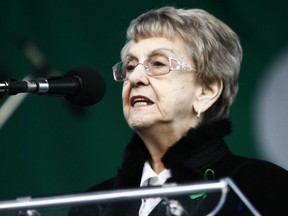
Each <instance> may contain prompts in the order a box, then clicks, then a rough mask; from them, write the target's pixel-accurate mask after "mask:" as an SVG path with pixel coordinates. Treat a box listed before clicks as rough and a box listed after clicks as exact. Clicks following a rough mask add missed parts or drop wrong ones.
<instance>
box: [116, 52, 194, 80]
mask: <svg viewBox="0 0 288 216" xmlns="http://www.w3.org/2000/svg"><path fill="white" fill-rule="evenodd" d="M167 58H168V60H169V70H168V71H167V73H164V74H159V75H153V74H152V73H148V72H149V70H150V68H149V67H148V66H147V65H145V62H146V61H147V60H148V59H146V60H145V61H144V62H143V63H141V62H138V63H137V64H136V65H135V67H134V69H133V71H134V70H135V69H136V67H137V66H138V65H139V64H141V65H143V66H144V69H145V71H146V73H145V74H147V76H150V77H153V76H162V75H165V74H168V73H170V72H171V71H191V70H193V69H194V67H193V66H192V65H190V64H186V63H184V62H182V61H180V60H177V59H175V58H174V57H171V56H168V57H167ZM172 60H173V61H176V63H177V66H176V68H172ZM124 63H125V61H121V62H118V63H116V64H115V65H114V66H113V67H112V71H113V77H114V80H115V81H116V82H124V81H126V80H128V77H127V76H126V74H127V72H126V71H125V79H121V80H117V79H116V75H115V73H116V71H118V70H117V69H116V68H117V66H118V65H120V64H124ZM133 71H132V72H131V73H133ZM122 74H123V73H122Z"/></svg>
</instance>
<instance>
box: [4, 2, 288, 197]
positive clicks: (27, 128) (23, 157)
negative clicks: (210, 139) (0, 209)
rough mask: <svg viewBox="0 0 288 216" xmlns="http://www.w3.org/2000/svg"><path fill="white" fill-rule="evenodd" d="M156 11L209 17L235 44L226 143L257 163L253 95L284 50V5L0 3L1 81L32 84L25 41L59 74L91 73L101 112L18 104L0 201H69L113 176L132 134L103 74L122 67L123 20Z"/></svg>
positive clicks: (37, 99)
mask: <svg viewBox="0 0 288 216" xmlns="http://www.w3.org/2000/svg"><path fill="white" fill-rule="evenodd" d="M164 5H173V6H176V7H185V8H190V7H195V8H202V9H205V10H208V11H209V12H211V13H212V14H214V15H215V16H217V17H218V18H220V19H221V20H223V21H224V22H226V23H227V24H228V25H230V26H231V27H232V28H233V29H234V30H235V31H236V32H237V33H238V35H239V36H240V39H241V42H242V45H243V49H244V60H243V64H242V70H241V75H240V92H239V95H238V98H237V100H236V103H235V105H234V106H233V108H232V111H231V120H232V122H233V134H232V135H231V136H230V137H229V138H228V142H229V146H230V148H231V149H232V151H234V152H237V153H238V154H242V155H246V156H251V157H257V158H263V155H261V153H260V151H259V149H258V146H259V145H258V144H257V140H256V139H255V136H254V128H253V122H252V121H253V112H252V111H253V101H254V99H255V94H254V93H255V91H256V89H257V85H258V83H259V82H261V79H262V77H263V76H264V75H265V68H266V67H267V65H268V63H269V62H270V61H272V60H273V59H274V58H275V55H277V54H278V53H279V52H281V50H284V48H285V46H286V47H287V45H288V42H287V37H288V28H287V21H288V19H287V18H288V16H287V7H288V3H286V1H284V0H283V1H280V0H275V1H273V2H271V1H268V0H253V1H250V0H174V1H171V0H165V1H164V0H163V1H159V0H145V1H140V0H139V1H132V0H123V1H96V0H94V1H92V0H81V1H77V0H41V1H39V0H38V1H36V0H2V1H0V68H1V73H2V75H3V76H4V75H5V74H6V76H7V77H9V78H14V79H18V80H21V79H22V78H23V77H25V76H27V75H29V74H36V76H37V75H39V74H40V73H39V71H36V72H35V65H33V63H32V62H31V60H30V59H29V58H27V53H26V52H27V50H26V49H23V46H22V45H21V44H22V42H23V41H24V42H25V44H26V45H27V43H32V44H33V45H34V46H35V47H37V48H38V49H39V51H40V52H41V53H42V54H43V56H44V57H45V60H46V64H47V65H49V66H50V67H51V69H53V71H56V72H57V73H59V74H64V73H66V72H67V71H69V69H70V68H73V67H76V66H77V67H78V66H89V67H93V68H95V69H96V70H98V71H99V72H100V73H101V74H102V75H103V77H104V78H105V80H106V84H107V92H106V95H105V98H104V99H103V100H102V101H101V102H100V103H98V104H97V105H94V106H91V107H88V108H84V109H79V108H76V107H73V106H72V105H71V104H69V103H68V102H66V101H65V100H64V99H62V98H58V97H49V96H38V95H32V94H30V95H28V96H27V97H26V98H25V99H24V101H23V102H22V103H21V104H20V105H19V106H18V108H17V109H16V110H15V111H14V112H13V114H12V115H11V117H10V118H9V119H8V120H7V121H6V123H5V124H4V125H3V126H2V128H1V129H0V139H1V141H0V153H1V157H0V166H1V170H0V180H1V184H0V200H9V199H15V198H17V197H21V196H28V195H29V196H46V195H55V194H66V193H77V192H81V191H83V190H85V189H86V188H88V187H90V186H92V185H94V184H96V183H98V182H100V181H102V180H104V179H106V178H109V177H111V176H113V175H114V174H115V172H116V171H117V168H118V167H119V164H120V162H121V160H122V150H123V148H124V147H125V145H126V143H127V142H128V141H129V139H130V137H131V134H132V132H131V130H130V129H129V128H128V126H127V125H126V123H125V121H124V119H123V117H122V106H121V84H119V83H115V82H114V81H113V77H112V73H111V66H112V65H113V64H114V63H115V62H117V61H119V59H120V58H119V51H120V49H121V47H122V46H123V44H124V42H125V31H126V28H127V26H128V24H129V22H130V20H131V19H133V18H135V17H137V16H138V15H139V14H140V13H142V12H145V11H147V10H149V9H151V8H155V7H160V6H164ZM11 97H16V96H11ZM11 97H10V98H11ZM8 99H9V97H8V96H5V97H3V98H2V99H1V101H0V103H1V104H4V103H6V102H7V100H8ZM264 159H265V157H264Z"/></svg>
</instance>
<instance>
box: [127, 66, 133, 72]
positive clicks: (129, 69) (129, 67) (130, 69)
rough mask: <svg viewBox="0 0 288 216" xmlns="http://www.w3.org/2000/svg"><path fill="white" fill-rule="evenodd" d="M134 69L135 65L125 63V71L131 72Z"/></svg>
mask: <svg viewBox="0 0 288 216" xmlns="http://www.w3.org/2000/svg"><path fill="white" fill-rule="evenodd" d="M134 69H135V65H125V71H127V72H132V71H133V70H134Z"/></svg>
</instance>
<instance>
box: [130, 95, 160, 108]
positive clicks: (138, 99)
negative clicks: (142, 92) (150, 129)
mask: <svg viewBox="0 0 288 216" xmlns="http://www.w3.org/2000/svg"><path fill="white" fill-rule="evenodd" d="M130 104H131V105H132V107H140V106H149V105H152V104H154V103H153V102H152V101H151V100H150V99H149V98H147V97H144V96H134V97H132V98H131V99H130Z"/></svg>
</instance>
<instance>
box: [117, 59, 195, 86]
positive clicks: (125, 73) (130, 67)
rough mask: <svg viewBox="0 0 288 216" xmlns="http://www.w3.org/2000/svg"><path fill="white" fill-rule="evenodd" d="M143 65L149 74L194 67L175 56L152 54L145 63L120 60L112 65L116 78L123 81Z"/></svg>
mask: <svg viewBox="0 0 288 216" xmlns="http://www.w3.org/2000/svg"><path fill="white" fill-rule="evenodd" d="M140 64H141V65H143V67H144V69H145V72H146V74H147V75H148V76H161V75H164V74H168V73H169V72H170V71H191V70H192V69H193V67H192V66H191V65H189V64H185V63H183V62H181V61H179V60H176V59H175V58H173V57H166V56H161V55H156V56H152V57H150V58H148V59H146V60H145V61H144V62H143V63H140V62H137V61H136V60H128V61H124V62H119V63H117V64H115V65H114V66H113V67H112V70H113V76H114V80H115V81H118V82H121V81H125V80H127V79H128V78H129V76H130V74H131V73H132V72H133V71H134V70H135V68H136V67H137V66H138V65H140Z"/></svg>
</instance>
